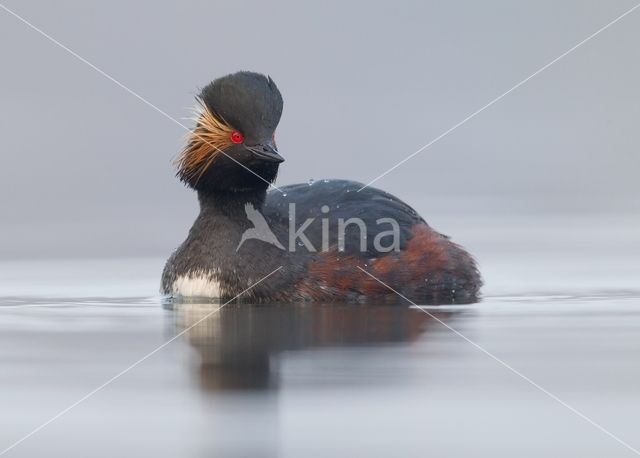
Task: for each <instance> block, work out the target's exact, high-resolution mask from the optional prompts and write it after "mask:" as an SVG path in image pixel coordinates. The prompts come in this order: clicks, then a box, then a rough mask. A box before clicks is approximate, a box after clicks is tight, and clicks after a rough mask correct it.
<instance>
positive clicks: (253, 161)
mask: <svg viewBox="0 0 640 458" xmlns="http://www.w3.org/2000/svg"><path fill="white" fill-rule="evenodd" d="M197 101H198V105H199V106H198V108H199V111H198V115H197V119H196V122H197V124H196V126H195V127H194V128H193V129H192V130H191V132H190V133H189V135H188V138H187V144H186V146H185V147H184V149H183V150H182V152H181V153H180V155H179V156H178V158H177V159H176V165H177V167H178V171H177V176H178V178H180V180H182V181H183V182H184V183H186V184H187V185H188V186H190V187H192V188H194V189H196V190H198V191H205V192H206V191H210V192H215V191H222V192H243V191H249V190H256V189H266V188H267V187H268V186H269V184H270V183H272V182H273V181H274V180H275V179H276V175H277V173H278V165H279V164H280V163H281V162H282V161H284V159H283V158H282V156H280V155H279V154H278V150H277V148H276V143H275V130H276V127H277V126H278V122H279V121H280V116H281V115H282V96H281V95H280V91H279V90H278V87H277V86H276V84H275V83H274V82H273V80H272V79H271V78H270V77H267V76H264V75H261V74H259V73H253V72H244V71H243V72H238V73H234V74H231V75H227V76H223V77H221V78H218V79H216V80H214V81H213V82H211V83H210V84H208V85H207V86H206V87H205V88H204V89H202V92H201V93H200V95H199V97H197Z"/></svg>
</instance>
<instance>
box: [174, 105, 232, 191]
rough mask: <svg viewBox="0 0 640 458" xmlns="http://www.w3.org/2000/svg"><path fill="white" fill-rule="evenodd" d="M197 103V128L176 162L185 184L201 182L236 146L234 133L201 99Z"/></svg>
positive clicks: (179, 174) (192, 131) (192, 132)
mask: <svg viewBox="0 0 640 458" xmlns="http://www.w3.org/2000/svg"><path fill="white" fill-rule="evenodd" d="M196 100H197V102H198V106H197V107H196V110H195V111H196V118H195V120H196V122H197V124H196V127H195V128H194V129H192V130H191V132H189V134H187V138H186V141H187V144H186V145H185V147H184V149H183V150H182V152H181V153H180V154H179V155H178V157H177V158H176V160H175V161H174V164H175V165H176V167H177V168H178V176H179V177H180V178H181V179H182V180H183V181H188V180H191V179H193V178H196V177H197V179H199V178H200V177H201V176H202V175H203V174H204V173H205V172H206V171H207V169H208V168H209V167H210V166H211V164H213V162H214V161H215V160H216V158H217V157H218V156H220V155H221V154H222V151H223V150H224V149H226V148H228V147H230V146H232V145H233V142H232V141H231V133H232V132H233V131H234V129H233V128H232V127H231V126H230V125H229V124H227V123H226V122H225V121H224V120H223V119H220V118H218V117H216V116H215V115H214V114H213V113H212V112H211V110H210V109H209V107H207V105H206V104H205V103H204V102H203V100H202V99H200V98H199V97H198V98H196Z"/></svg>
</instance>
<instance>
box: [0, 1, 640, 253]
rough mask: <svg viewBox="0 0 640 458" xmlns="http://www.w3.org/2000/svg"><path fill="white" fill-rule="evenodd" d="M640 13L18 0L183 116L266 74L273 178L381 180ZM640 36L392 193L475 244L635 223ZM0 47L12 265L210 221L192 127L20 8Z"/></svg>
mask: <svg viewBox="0 0 640 458" xmlns="http://www.w3.org/2000/svg"><path fill="white" fill-rule="evenodd" d="M634 3H635V0H633V1H631V0H629V1H609V2H601V1H558V0H553V1H535V2H533V1H530V2H513V1H511V0H504V1H495V0H494V1H487V2H477V1H460V2H445V1H441V2H432V1H430V2H423V1H416V2H367V3H364V2H353V3H347V2H342V1H340V2H333V1H324V2H315V3H310V2H309V3H303V2H296V1H284V2H280V1H269V2H263V1H251V2H245V1H233V2H229V1H218V2H214V1H190V2H189V1H170V2H157V1H138V2H125V1H109V2H86V1H80V0H75V1H58V2H48V1H31V2H24V1H19V0H7V1H5V2H4V4H5V5H6V6H7V7H9V8H11V9H13V10H15V11H16V12H17V13H18V14H20V15H22V16H24V17H25V18H26V19H28V20H29V21H31V22H32V23H33V24H34V25H36V26H37V27H39V28H41V29H42V30H43V31H45V32H46V33H48V34H50V35H51V36H53V37H55V38H56V39H57V40H59V41H60V42H62V43H63V44H65V45H66V46H68V47H69V48H71V49H73V50H74V51H75V52H77V53H78V54H79V55H81V56H83V57H84V58H86V59H87V60H89V61H91V62H92V63H94V64H95V65H97V66H98V67H100V68H101V69H103V70H104V71H105V72H107V73H109V74H110V75H112V76H113V77H114V78H116V79H118V80H120V81H121V82H122V83H123V84H125V85H126V86H128V87H130V88H131V89H132V90H134V91H136V92H138V93H139V94H140V95H141V96H143V97H145V98H146V99H147V100H149V101H150V102H151V103H153V104H155V105H156V106H157V107H159V108H160V109H162V110H165V111H166V112H167V113H168V114H170V115H171V116H173V117H176V118H184V117H187V116H189V114H190V112H189V110H190V107H192V106H193V104H194V100H193V97H194V95H195V94H196V93H197V90H198V88H199V87H202V86H203V85H205V84H206V83H207V82H209V81H210V80H211V79H212V78H214V77H217V76H221V75H224V74H226V73H229V72H233V71H236V70H240V69H247V70H255V71H260V72H263V73H268V74H270V75H271V76H272V77H273V78H274V79H275V81H276V82H277V84H278V85H279V87H280V89H281V91H282V93H283V95H284V99H285V109H284V115H283V118H282V121H281V124H280V127H279V129H278V132H277V140H278V144H279V148H280V150H281V152H282V154H283V155H284V156H285V157H286V158H287V162H285V163H284V164H283V167H282V168H281V173H280V176H279V180H278V184H287V183H293V182H300V181H306V180H308V179H310V178H315V179H319V178H331V177H336V178H351V179H355V180H359V181H363V182H366V181H368V180H370V179H372V178H374V177H375V176H377V175H379V174H380V173H382V172H383V171H385V170H386V169H387V168H389V167H390V166H392V165H393V164H395V163H396V162H398V161H399V160H401V159H403V158H404V157H406V156H407V155H409V154H410V153H412V152H414V151H415V150H416V149H418V148H419V147H421V146H422V145H424V144H425V143H427V142H429V141H430V140H432V139H433V138H435V137H437V136H438V135H440V134H441V133H442V132H443V131H445V130H447V129H448V128H450V127H451V126H453V125H454V124H456V123H458V122H459V121H461V120H462V119H463V118H465V117H466V116H467V115H469V114H470V113H472V112H473V111H475V110H476V109H478V108H480V107H481V106H482V105H484V104H485V103H487V102H489V101H490V100H491V99H493V98H494V97H496V96H498V95H500V94H501V93H502V92H504V91H506V90H507V89H509V88H510V87H511V86H513V85H514V84H516V83H517V82H519V81H521V80H522V79H524V78H525V77H527V76H528V75H529V74H531V73H532V72H534V71H535V70H537V69H539V68H540V67H542V66H543V65H545V64H546V63H548V62H549V61H551V60H552V59H554V58H555V57H557V56H558V55H560V54H561V53H563V52H564V51H566V50H567V49H569V48H570V47H572V46H574V45H575V44H576V43H578V42H579V41H581V40H583V39H584V38H586V37H587V36H589V35H590V34H592V33H593V32H594V31H596V30H597V29H599V28H600V27H602V26H603V25H605V24H606V23H608V22H609V21H611V20H613V19H614V18H615V17H617V16H618V15H620V14H621V13H622V12H624V11H625V10H627V9H629V8H631V7H632V6H634ZM639 40H640V11H636V12H634V13H633V14H631V15H630V16H628V17H627V18H625V19H623V20H622V21H620V22H619V23H617V24H616V25H614V26H613V27H611V28H610V29H608V30H606V31H605V32H603V33H602V34H601V35H599V36H598V37H597V38H595V39H594V40H592V41H590V42H589V43H587V44H585V45H584V46H583V47H581V48H579V49H578V50H576V51H575V52H573V53H572V54H570V55H569V56H567V57H566V58H565V59H563V60H561V61H560V62H558V63H557V64H555V65H554V66H552V67H551V68H549V69H548V70H546V71H545V72H544V73H542V74H540V75H539V76H537V77H535V78H534V79H532V80H531V81H529V82H528V83H526V84H525V85H524V86H522V87H520V88H519V89H517V90H516V91H514V92H513V93H511V94H510V95H508V96H507V97H505V98H504V99H503V100H501V101H500V102H498V103H496V104H495V105H494V106H492V107H491V108H489V109H487V110H486V111H484V112H483V113H481V114H480V115H478V116H477V117H476V118H474V119H473V120H472V121H470V122H469V123H467V124H466V125H464V126H463V127H461V128H459V129H457V130H456V131H455V132H453V133H452V134H451V135H449V136H448V137H446V138H444V139H443V140H441V141H440V142H438V143H437V144H435V145H433V146H432V147H431V148H429V149H428V150H426V151H424V152H423V153H421V154H420V155H418V156H417V157H415V158H414V159H412V160H411V161H409V162H408V163H406V164H404V165H403V166H401V167H399V168H398V169H396V170H395V171H393V172H392V173H390V174H389V175H388V176H386V177H384V178H383V179H382V180H380V181H379V182H377V183H376V186H378V187H381V188H384V189H386V190H388V191H390V192H392V193H393V194H396V195H398V196H399V197H401V198H403V199H405V200H407V201H408V202H410V203H411V204H412V205H413V206H414V207H415V208H416V209H417V210H418V211H419V212H420V213H422V214H423V216H425V218H426V219H427V221H429V222H430V223H432V224H433V225H434V226H435V227H436V228H438V229H440V230H442V231H444V232H447V233H450V234H452V235H454V236H455V235H457V234H462V235H461V236H459V237H456V238H457V240H460V238H461V237H462V241H463V242H465V238H464V236H463V235H464V234H467V235H468V234H473V233H474V230H475V229H474V228H476V227H479V229H477V230H475V232H477V231H480V230H482V229H481V223H483V222H485V223H486V222H487V221H508V220H509V219H510V218H511V219H514V218H515V219H517V218H520V217H527V218H532V219H533V220H534V221H535V222H536V223H535V226H534V228H541V229H544V230H553V226H549V225H550V224H552V222H553V221H557V219H556V218H557V217H558V215H562V217H563V218H564V221H571V218H574V217H575V218H576V219H575V221H576V223H575V224H574V225H573V227H572V228H571V229H572V230H576V231H580V230H582V229H584V228H583V227H581V223H580V221H582V220H581V219H580V218H583V217H585V215H587V216H597V217H598V218H603V219H604V220H605V221H606V218H608V217H610V218H612V221H619V220H618V219H616V218H618V217H619V216H620V215H627V216H628V215H637V214H638V212H639V211H640V204H639V201H638V191H639V190H640V184H639V183H638V179H637V175H638V166H639V165H640V159H639V158H638V146H639V144H640V132H639V131H638V119H639V118H640V116H639V115H640V103H639V102H640V87H639V85H638V81H640V59H639V57H640V48H639V47H638V42H639ZM0 49H1V57H0V62H1V65H2V67H1V69H2V71H1V72H0V101H1V109H0V117H1V118H0V157H1V159H0V161H1V162H0V186H1V192H0V210H1V215H2V219H1V224H0V230H1V237H0V257H1V259H11V258H19V257H61V256H64V257H77V256H87V257H91V256H156V255H165V254H168V253H169V251H170V250H172V249H173V248H174V247H175V246H176V245H177V244H178V243H179V242H180V241H181V240H182V239H183V237H184V236H185V234H186V231H187V229H188V227H189V226H190V224H191V222H192V221H193V218H194V217H195V215H196V212H197V204H196V199H195V195H194V194H193V193H192V192H190V191H189V190H188V189H186V188H184V187H183V186H182V185H181V184H180V183H179V182H178V181H177V180H176V179H175V178H174V177H173V168H172V166H171V160H172V158H173V157H174V156H175V155H176V153H177V152H178V151H179V150H180V148H181V145H182V139H183V136H184V134H185V132H184V131H183V130H182V129H181V128H180V127H179V126H177V125H175V124H173V123H172V122H171V121H169V120H168V119H166V118H164V117H163V116H162V115H160V114H159V113H157V112H156V111H154V110H153V109H151V108H150V107H148V106H146V105H144V104H143V103H141V102H140V101H139V100H137V99H136V98H135V97H133V96H131V95H130V94H128V93H127V92H125V91H124V90H123V89H122V88H120V87H118V86H117V85H115V84H113V82H111V81H109V80H107V79H105V78H104V77H103V76H101V75H100V74H98V73H97V72H96V71H94V70H93V69H91V68H89V67H88V66H87V65H85V64H84V63H82V62H80V61H78V60H77V59H75V58H74V57H72V56H71V55H69V54H68V53H67V52H65V51H63V50H62V49H60V48H59V47H56V46H55V45H53V44H52V43H51V42H49V41H47V40H46V39H44V38H43V37H42V36H40V35H39V34H37V33H35V32H34V31H33V30H30V29H29V28H28V27H26V26H25V25H24V24H22V23H20V22H19V21H18V20H17V19H16V18H14V17H11V16H10V15H9V14H7V13H6V12H4V11H0ZM184 122H187V123H188V122H189V121H184ZM547 221H549V223H547ZM569 224H570V223H569ZM570 225H571V224H570ZM494 226H495V225H494ZM545 228H546V229H545ZM470 248H471V249H472V250H473V247H470Z"/></svg>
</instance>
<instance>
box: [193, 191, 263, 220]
mask: <svg viewBox="0 0 640 458" xmlns="http://www.w3.org/2000/svg"><path fill="white" fill-rule="evenodd" d="M266 197H267V192H266V190H262V189H261V190H251V191H242V192H219V191H216V192H204V191H198V201H199V202H200V213H201V214H203V215H212V216H213V215H221V216H222V215H224V216H228V217H234V216H238V215H239V216H241V217H242V218H246V215H245V205H246V204H251V205H253V207H254V208H255V209H258V210H259V209H260V208H262V205H263V204H264V201H265V199H266Z"/></svg>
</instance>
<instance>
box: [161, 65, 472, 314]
mask: <svg viewBox="0 0 640 458" xmlns="http://www.w3.org/2000/svg"><path fill="white" fill-rule="evenodd" d="M198 100H199V102H200V108H201V112H200V115H199V118H198V120H197V124H196V126H195V127H194V129H193V131H192V132H191V134H190V136H189V139H188V142H187V145H186V147H185V148H184V150H183V151H182V153H181V155H180V156H179V157H178V160H177V165H178V172H177V176H178V177H179V178H180V179H181V180H182V181H183V182H184V183H186V184H187V185H188V186H190V187H191V188H193V189H195V190H196V191H197V193H198V199H199V201H200V214H199V216H198V218H197V219H196V221H195V223H194V224H193V227H192V228H191V230H190V231H189V235H188V237H187V239H186V240H185V241H184V243H182V245H180V247H179V248H178V249H177V250H176V251H175V252H174V253H173V254H172V255H171V257H170V258H169V260H168V261H167V264H166V266H165V269H164V272H163V275H162V287H161V292H162V293H163V294H166V295H169V296H172V297H173V298H175V299H178V300H179V299H181V298H190V297H191V298H195V297H199V298H220V299H228V298H233V297H235V296H236V295H238V294H240V293H241V292H243V291H244V290H246V289H248V288H249V290H248V291H246V293H245V294H243V297H246V298H248V300H251V301H256V302H276V301H286V302H291V301H322V302H328V301H352V300H363V299H366V298H374V299H376V300H382V299H392V300H397V299H399V298H398V294H397V293H400V294H402V295H403V296H405V297H406V298H408V299H410V300H412V301H414V302H416V303H419V304H425V303H428V304H445V303H469V302H475V301H476V300H477V298H478V292H479V289H480V286H481V284H482V280H481V278H480V274H479V273H478V270H477V268H476V264H475V262H474V260H473V258H472V257H471V256H470V255H469V254H468V253H467V252H466V251H464V250H463V249H462V248H461V247H460V246H458V245H456V244H454V243H453V242H451V241H450V240H449V238H448V237H446V236H444V235H442V234H440V233H438V232H436V231H434V230H433V229H431V228H430V227H429V226H428V225H427V223H426V222H425V221H424V219H422V218H421V217H420V216H419V215H418V214H417V213H416V212H415V211H414V210H413V209H412V208H411V207H409V206H408V205H407V204H405V203H404V202H402V201H400V200H399V199H397V198H396V197H394V196H392V195H390V194H387V193H386V192H384V191H381V190H379V189H375V188H371V187H365V188H364V189H361V188H362V187H363V185H362V184H360V183H357V182H354V181H346V180H318V181H315V182H309V183H304V184H295V185H290V186H285V187H282V188H279V189H278V190H272V191H270V192H267V189H268V187H269V184H270V183H273V182H274V181H275V179H276V175H277V173H278V167H279V164H280V163H281V162H282V161H284V159H283V158H282V157H281V156H280V155H279V153H278V151H277V148H276V144H275V136H274V133H275V130H276V127H277V125H278V122H279V121H280V115H281V114H282V96H281V95H280V91H279V90H278V88H277V87H276V85H275V83H274V82H273V80H272V79H271V78H270V77H266V76H263V75H261V74H257V73H252V72H238V73H235V74H232V75H227V76H224V77H222V78H219V79H217V80H215V81H213V82H212V83H210V84H209V85H208V86H206V87H205V88H204V89H203V90H202V92H201V94H200V97H199V99H198ZM280 266H282V268H281V269H280V270H279V271H278V272H277V273H276V274H274V275H272V276H271V277H269V279H268V280H266V281H263V282H260V283H258V284H257V285H255V286H252V285H254V284H255V283H256V282H257V281H259V280H260V279H261V278H263V277H264V276H266V275H268V274H269V273H270V272H272V271H274V270H276V269H278V267H280ZM358 267H360V269H364V270H365V271H366V272H369V273H370V275H367V274H366V273H365V272H363V271H362V270H360V269H359V268H358ZM378 280H380V281H378ZM383 283H384V284H387V285H388V286H389V287H391V288H393V289H395V290H396V291H397V293H396V292H394V291H392V290H391V289H390V288H389V287H387V286H385V285H384V284H383Z"/></svg>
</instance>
